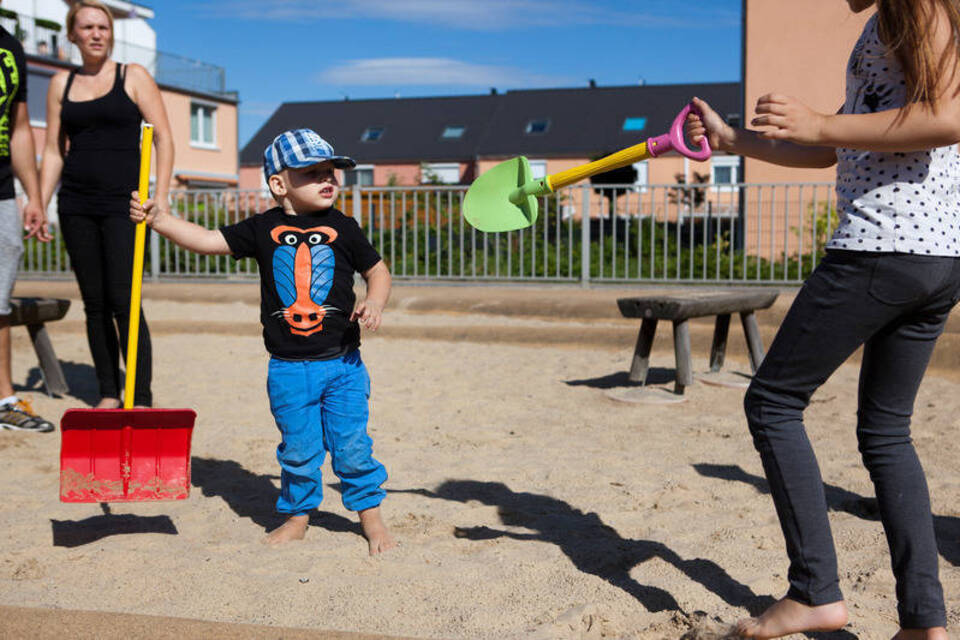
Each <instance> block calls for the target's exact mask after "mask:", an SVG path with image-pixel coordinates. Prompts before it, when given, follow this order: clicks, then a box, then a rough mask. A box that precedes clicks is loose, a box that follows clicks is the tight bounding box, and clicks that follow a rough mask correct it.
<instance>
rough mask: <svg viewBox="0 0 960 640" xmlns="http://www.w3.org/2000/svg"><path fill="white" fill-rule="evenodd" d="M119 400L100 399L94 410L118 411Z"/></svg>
mask: <svg viewBox="0 0 960 640" xmlns="http://www.w3.org/2000/svg"><path fill="white" fill-rule="evenodd" d="M119 408H120V398H100V402H98V403H97V406H95V407H94V409H119Z"/></svg>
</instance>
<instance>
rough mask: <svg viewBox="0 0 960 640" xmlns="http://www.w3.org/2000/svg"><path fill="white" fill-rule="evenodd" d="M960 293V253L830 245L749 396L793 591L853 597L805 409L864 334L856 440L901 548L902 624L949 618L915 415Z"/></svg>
mask: <svg viewBox="0 0 960 640" xmlns="http://www.w3.org/2000/svg"><path fill="white" fill-rule="evenodd" d="M958 297H960V259H958V258H946V257H943V258H941V257H932V256H915V255H904V254H877V253H866V252H852V251H835V252H829V253H828V254H827V257H826V258H825V259H824V261H823V262H822V263H821V264H820V265H819V266H818V267H817V269H816V271H814V273H813V274H812V275H811V276H810V277H809V278H808V279H807V281H806V283H805V284H804V285H803V289H801V290H800V293H798V294H797V297H796V300H795V301H794V303H793V306H792V307H791V308H790V311H789V312H788V313H787V316H786V317H785V318H784V320H783V324H782V325H781V326H780V331H779V332H778V333H777V337H776V338H775V339H774V341H773V344H772V345H770V351H769V352H768V353H767V355H766V357H765V358H764V360H763V364H762V365H761V366H760V368H759V370H758V371H757V373H756V375H755V376H754V379H753V382H752V383H751V384H750V388H749V389H748V390H747V394H746V398H745V402H744V404H745V407H746V413H747V421H748V423H749V425H750V431H751V433H752V434H753V440H754V444H755V446H756V448H757V450H758V451H759V452H760V457H761V459H762V461H763V468H764V471H765V472H766V475H767V480H768V481H769V483H770V492H771V495H772V496H773V501H774V505H775V506H776V509H777V515H778V516H779V517H780V525H781V528H782V530H783V534H784V537H785V538H786V543H787V555H788V556H789V557H790V570H789V573H788V576H787V577H788V579H789V581H790V590H789V591H788V592H787V595H788V596H790V597H791V598H793V599H795V600H799V601H800V602H804V603H807V604H810V605H822V604H827V603H830V602H835V601H838V600H840V599H842V597H843V596H842V595H841V593H840V587H839V580H838V576H837V558H836V554H835V551H834V546H833V539H832V537H831V534H830V524H829V521H828V519H827V502H826V496H825V493H824V488H823V481H822V480H821V478H820V469H819V467H818V465H817V459H816V458H815V457H814V454H813V449H812V448H811V446H810V442H809V441H808V440H807V435H806V431H805V430H804V427H803V410H804V409H805V408H806V407H807V405H808V404H809V402H810V397H811V395H812V394H813V392H814V391H815V390H816V389H817V388H818V387H819V386H820V385H821V384H823V383H824V382H825V381H826V380H827V378H829V377H830V375H831V374H832V373H833V372H834V371H835V370H836V369H837V367H839V366H840V365H841V364H842V363H843V362H844V360H846V359H847V358H848V357H850V355H851V354H852V353H853V352H854V351H856V349H857V348H858V347H860V346H861V345H863V362H862V364H861V365H860V388H859V390H858V402H857V404H858V410H857V439H858V442H859V445H860V453H861V456H862V458H863V463H864V465H865V466H866V467H867V469H868V470H869V472H870V479H871V480H872V481H873V484H874V487H875V489H876V494H877V502H878V503H879V507H880V519H881V520H882V521H883V528H884V531H885V532H886V534H887V541H888V543H889V547H890V554H891V561H892V565H893V574H894V576H895V577H896V580H897V586H896V589H897V602H898V612H899V616H900V626H901V627H903V628H927V627H939V626H944V625H945V624H946V612H945V609H944V602H943V589H942V588H941V586H940V581H939V578H938V575H937V571H938V566H937V563H938V554H937V542H936V539H935V537H934V530H933V517H932V515H931V513H930V498H929V496H928V493H927V483H926V479H925V478H924V474H923V469H922V468H921V466H920V460H919V459H918V458H917V453H916V451H915V450H914V448H913V443H912V441H911V439H910V416H911V414H912V413H913V403H914V398H916V395H917V391H918V389H919V387H920V381H921V379H922V378H923V374H924V371H925V370H926V368H927V363H928V362H929V360H930V354H931V352H932V351H933V346H934V344H935V343H936V341H937V338H938V337H939V336H940V333H941V332H942V331H943V327H944V324H945V323H946V320H947V316H948V315H949V314H950V310H951V309H952V308H953V306H954V304H956V302H957V299H958Z"/></svg>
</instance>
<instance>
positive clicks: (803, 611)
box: [737, 598, 912, 640]
mask: <svg viewBox="0 0 960 640" xmlns="http://www.w3.org/2000/svg"><path fill="white" fill-rule="evenodd" d="M846 624H847V605H846V604H844V602H843V601H842V600H841V601H839V602H831V603H830V604H823V605H820V606H817V607H812V606H810V605H806V604H803V603H800V602H797V601H796V600H791V599H790V598H784V599H783V600H780V601H779V602H777V603H776V604H774V605H773V606H771V607H770V608H769V609H767V610H766V611H764V612H763V615H761V616H760V617H759V618H747V619H745V620H741V621H740V622H738V623H737V634H738V635H739V636H740V637H741V638H757V639H758V640H766V639H767V638H779V637H781V636H788V635H790V634H791V633H801V632H803V631H837V630H838V629H842V628H843V627H844V625H846ZM911 640H912V639H911Z"/></svg>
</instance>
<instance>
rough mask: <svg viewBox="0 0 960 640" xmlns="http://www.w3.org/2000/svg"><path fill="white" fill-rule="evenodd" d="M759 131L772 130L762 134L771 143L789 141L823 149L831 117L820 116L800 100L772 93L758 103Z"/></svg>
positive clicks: (753, 123) (757, 125) (756, 121)
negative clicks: (821, 145) (762, 128)
mask: <svg viewBox="0 0 960 640" xmlns="http://www.w3.org/2000/svg"><path fill="white" fill-rule="evenodd" d="M756 113H757V115H756V117H755V118H754V119H753V120H751V121H750V124H751V125H753V126H755V127H772V129H766V130H764V131H761V132H759V135H760V137H762V138H766V139H767V140H787V141H789V142H795V143H797V144H805V145H820V144H823V143H824V140H823V125H824V123H825V122H826V119H827V117H828V116H827V115H825V114H822V113H818V112H816V111H814V110H813V109H811V108H810V107H808V106H807V105H805V104H803V103H802V102H800V101H799V100H797V99H796V98H793V97H790V96H785V95H781V94H778V93H768V94H767V95H765V96H761V97H760V99H759V100H757V106H756Z"/></svg>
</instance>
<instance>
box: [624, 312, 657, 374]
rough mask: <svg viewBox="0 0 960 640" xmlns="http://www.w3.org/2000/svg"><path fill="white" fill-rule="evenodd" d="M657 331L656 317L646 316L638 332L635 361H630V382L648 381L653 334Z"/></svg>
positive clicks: (634, 351)
mask: <svg viewBox="0 0 960 640" xmlns="http://www.w3.org/2000/svg"><path fill="white" fill-rule="evenodd" d="M656 331H657V319H656V318H644V320H643V324H641V325H640V333H639V334H637V346H636V347H634V350H633V361H632V362H631V363H630V377H629V380H630V382H639V383H640V384H644V383H646V381H647V370H648V369H649V368H650V349H651V348H652V347H653V334H654V333H656Z"/></svg>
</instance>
